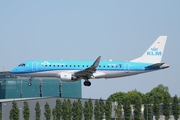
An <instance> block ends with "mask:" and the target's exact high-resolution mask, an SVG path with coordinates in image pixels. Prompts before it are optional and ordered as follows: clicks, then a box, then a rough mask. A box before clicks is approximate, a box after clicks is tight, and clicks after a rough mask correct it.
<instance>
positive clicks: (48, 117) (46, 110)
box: [44, 102, 51, 120]
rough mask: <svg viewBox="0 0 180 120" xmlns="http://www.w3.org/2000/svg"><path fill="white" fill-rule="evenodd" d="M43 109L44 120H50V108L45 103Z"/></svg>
mask: <svg viewBox="0 0 180 120" xmlns="http://www.w3.org/2000/svg"><path fill="white" fill-rule="evenodd" d="M44 109H45V112H44V115H45V117H46V120H50V119H51V108H50V106H49V104H48V103H47V102H46V104H45V106H44Z"/></svg>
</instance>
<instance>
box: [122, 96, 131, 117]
mask: <svg viewBox="0 0 180 120" xmlns="http://www.w3.org/2000/svg"><path fill="white" fill-rule="evenodd" d="M123 103H124V105H123V109H124V117H125V120H130V117H131V106H130V101H129V98H128V97H125V99H124V102H123Z"/></svg>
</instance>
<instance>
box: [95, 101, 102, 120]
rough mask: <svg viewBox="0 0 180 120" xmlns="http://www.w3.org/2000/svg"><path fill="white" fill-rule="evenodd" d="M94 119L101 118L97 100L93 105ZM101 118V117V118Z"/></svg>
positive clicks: (98, 119)
mask: <svg viewBox="0 0 180 120" xmlns="http://www.w3.org/2000/svg"><path fill="white" fill-rule="evenodd" d="M94 106H95V107H94V119H95V120H100V118H101V116H100V115H101V111H100V105H99V100H96V101H95V105H94ZM101 120H102V119H101Z"/></svg>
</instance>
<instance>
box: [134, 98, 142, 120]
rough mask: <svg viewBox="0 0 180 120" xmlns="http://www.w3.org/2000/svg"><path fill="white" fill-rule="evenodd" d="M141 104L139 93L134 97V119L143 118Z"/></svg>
mask: <svg viewBox="0 0 180 120" xmlns="http://www.w3.org/2000/svg"><path fill="white" fill-rule="evenodd" d="M141 105H142V101H141V98H140V96H139V95H138V94H137V95H136V96H135V98H134V120H140V119H141Z"/></svg>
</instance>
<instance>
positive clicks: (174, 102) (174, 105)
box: [172, 95, 180, 120]
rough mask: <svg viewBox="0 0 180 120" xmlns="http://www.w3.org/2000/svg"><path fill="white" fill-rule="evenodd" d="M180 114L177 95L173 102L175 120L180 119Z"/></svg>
mask: <svg viewBox="0 0 180 120" xmlns="http://www.w3.org/2000/svg"><path fill="white" fill-rule="evenodd" d="M179 112H180V108H179V104H178V97H177V95H175V96H174V97H173V102H172V114H173V115H174V119H175V120H177V119H178V118H179V114H180V113H179Z"/></svg>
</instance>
